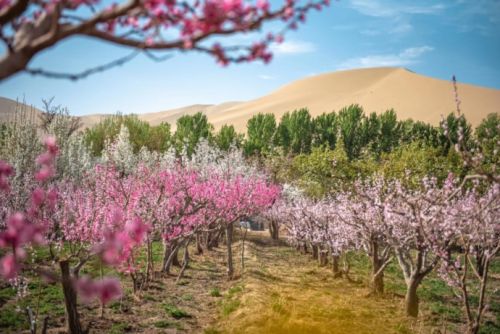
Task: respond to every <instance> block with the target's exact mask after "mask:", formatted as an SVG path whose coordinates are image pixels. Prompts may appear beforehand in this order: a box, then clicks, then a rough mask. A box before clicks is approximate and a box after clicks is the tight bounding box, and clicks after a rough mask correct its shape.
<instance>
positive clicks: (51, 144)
mask: <svg viewBox="0 0 500 334" xmlns="http://www.w3.org/2000/svg"><path fill="white" fill-rule="evenodd" d="M43 143H44V144H45V147H46V148H47V151H49V152H50V153H51V154H53V155H55V154H57V152H58V151H59V148H58V147H57V140H56V137H54V136H48V137H45V139H44V141H43Z"/></svg>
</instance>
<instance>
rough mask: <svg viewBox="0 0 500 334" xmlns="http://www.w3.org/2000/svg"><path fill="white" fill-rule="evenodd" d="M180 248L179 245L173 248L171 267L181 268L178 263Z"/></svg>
mask: <svg viewBox="0 0 500 334" xmlns="http://www.w3.org/2000/svg"><path fill="white" fill-rule="evenodd" d="M180 248H181V247H180V245H179V247H175V248H174V251H173V254H172V265H173V266H176V267H180V266H181V263H180V262H179V249H180Z"/></svg>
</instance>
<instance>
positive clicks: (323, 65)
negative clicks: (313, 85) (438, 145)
mask: <svg viewBox="0 0 500 334" xmlns="http://www.w3.org/2000/svg"><path fill="white" fill-rule="evenodd" d="M272 27H273V25H271V26H270V27H269V28H272ZM264 30H266V29H264ZM239 38H240V39H242V40H248V36H242V37H232V41H237V40H238V39H239ZM128 52H129V51H128V50H127V49H124V48H119V47H114V46H110V45H106V44H104V43H101V42H97V41H95V40H91V39H84V38H73V39H71V40H68V41H65V42H63V43H61V44H59V45H57V46H56V47H55V48H53V49H51V50H48V51H46V52H45V53H43V54H41V55H39V56H38V57H37V58H36V59H35V60H34V61H33V63H32V64H31V65H32V67H43V68H45V69H50V70H54V71H67V72H78V71H81V70H83V69H86V68H88V67H92V66H95V65H99V64H102V63H106V62H109V61H111V60H113V59H115V58H117V57H121V56H124V55H126V54H128ZM376 66H402V67H406V68H409V69H411V70H413V71H415V72H417V73H420V74H424V75H428V76H432V77H436V78H441V79H445V80H449V79H450V78H451V76H452V75H454V74H455V75H456V76H457V77H458V79H459V81H461V82H466V83H472V84H476V85H481V86H487V87H492V88H497V89H500V1H499V0H446V1H445V0H442V1H426V0H423V1H414V0H413V1H408V0H400V1H396V0H341V1H333V2H332V5H331V6H330V7H329V8H327V9H326V10H324V11H322V12H320V13H317V12H315V13H312V15H310V16H309V17H308V21H307V23H306V24H305V25H303V26H302V27H301V29H299V31H297V32H293V33H289V34H288V35H287V36H286V41H285V42H284V43H283V44H281V45H279V46H277V47H275V57H274V60H273V62H272V63H271V64H270V65H262V64H260V63H259V64H257V63H255V64H245V65H232V66H229V67H227V68H221V67H219V66H218V65H216V64H215V62H214V60H213V59H211V58H209V57H208V56H205V55H200V54H187V53H186V54H176V55H174V57H172V58H171V59H169V60H167V61H165V62H162V63H156V62H153V61H151V60H150V59H148V58H147V57H144V56H139V57H137V58H135V59H134V60H133V61H132V62H130V63H128V64H126V65H125V66H123V67H119V68H114V69H112V70H109V71H107V72H104V73H99V74H96V75H93V76H91V77H89V78H87V79H84V80H81V81H77V82H70V81H67V80H56V79H46V78H41V77H33V76H30V75H27V74H20V75H17V76H15V77H13V78H10V79H8V80H7V81H5V82H2V83H0V96H4V97H8V98H12V99H16V98H19V99H23V98H24V99H25V100H26V101H27V102H28V103H30V104H34V105H35V106H40V105H41V100H42V99H43V98H45V99H47V98H50V97H53V96H54V97H55V101H56V103H57V104H62V105H64V106H67V107H68V108H69V110H70V111H71V112H72V113H73V114H75V115H82V114H92V113H114V112H117V111H120V112H123V113H143V112H154V111H161V110H166V109H170V108H175V107H181V106H185V105H190V104H196V103H220V102H225V101H242V100H249V99H253V98H257V97H259V96H262V95H264V94H266V93H269V92H271V91H272V90H274V89H276V88H278V87H280V86H282V85H283V84H286V83H288V82H290V81H293V80H296V79H300V78H303V77H305V76H310V75H314V74H320V73H325V72H331V71H336V70H340V69H349V68H359V67H376Z"/></svg>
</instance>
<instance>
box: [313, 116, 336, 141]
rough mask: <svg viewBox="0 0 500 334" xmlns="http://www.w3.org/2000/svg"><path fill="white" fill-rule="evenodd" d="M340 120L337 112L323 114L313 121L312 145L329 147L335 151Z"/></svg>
mask: <svg viewBox="0 0 500 334" xmlns="http://www.w3.org/2000/svg"><path fill="white" fill-rule="evenodd" d="M337 132H338V120H337V114H336V113H335V112H331V113H328V114H326V113H323V114H321V115H319V116H318V117H316V118H314V119H313V120H312V145H313V146H314V147H320V146H324V145H327V146H328V147H329V148H330V149H332V150H333V149H334V148H335V145H336V143H337Z"/></svg>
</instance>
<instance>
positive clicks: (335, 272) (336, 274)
mask: <svg viewBox="0 0 500 334" xmlns="http://www.w3.org/2000/svg"><path fill="white" fill-rule="evenodd" d="M339 260H340V256H338V255H332V272H333V277H334V278H339V277H341V276H342V272H341V271H340V268H339Z"/></svg>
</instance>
